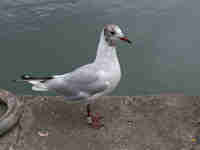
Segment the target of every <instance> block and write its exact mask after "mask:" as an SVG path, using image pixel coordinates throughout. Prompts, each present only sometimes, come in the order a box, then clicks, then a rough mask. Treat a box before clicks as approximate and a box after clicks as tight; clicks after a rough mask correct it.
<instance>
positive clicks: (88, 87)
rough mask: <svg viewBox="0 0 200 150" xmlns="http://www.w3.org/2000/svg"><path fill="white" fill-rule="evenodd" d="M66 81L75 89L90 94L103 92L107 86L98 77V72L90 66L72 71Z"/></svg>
mask: <svg viewBox="0 0 200 150" xmlns="http://www.w3.org/2000/svg"><path fill="white" fill-rule="evenodd" d="M66 81H67V83H68V84H69V85H71V86H73V87H74V88H75V89H78V90H80V91H81V92H86V93H88V94H90V95H94V94H96V93H99V92H103V91H104V90H105V89H106V88H107V84H106V83H105V82H104V81H103V80H102V79H101V78H100V76H99V75H98V72H97V71H96V70H95V69H93V68H90V67H85V68H80V69H79V70H76V71H74V72H72V73H71V75H70V77H67V78H66Z"/></svg>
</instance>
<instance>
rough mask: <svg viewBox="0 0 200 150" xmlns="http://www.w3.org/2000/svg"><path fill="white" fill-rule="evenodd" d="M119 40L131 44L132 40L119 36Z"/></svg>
mask: <svg viewBox="0 0 200 150" xmlns="http://www.w3.org/2000/svg"><path fill="white" fill-rule="evenodd" d="M120 40H122V41H125V42H128V43H129V44H132V42H131V41H130V40H129V39H128V38H127V37H121V38H120Z"/></svg>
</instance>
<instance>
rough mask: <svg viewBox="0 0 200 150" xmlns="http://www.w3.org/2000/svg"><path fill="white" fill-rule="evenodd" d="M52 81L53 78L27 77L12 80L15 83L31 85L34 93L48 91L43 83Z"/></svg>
mask: <svg viewBox="0 0 200 150" xmlns="http://www.w3.org/2000/svg"><path fill="white" fill-rule="evenodd" d="M51 79H54V77H51V76H50V77H32V76H29V75H26V74H25V75H22V76H21V79H18V80H14V81H15V82H28V83H31V84H33V87H32V90H34V91H48V88H47V87H46V86H45V82H46V81H48V80H51Z"/></svg>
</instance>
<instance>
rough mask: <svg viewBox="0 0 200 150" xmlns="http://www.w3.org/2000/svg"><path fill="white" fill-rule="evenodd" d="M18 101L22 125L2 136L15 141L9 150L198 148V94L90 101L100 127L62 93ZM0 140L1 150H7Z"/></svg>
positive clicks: (183, 149)
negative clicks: (21, 106)
mask: <svg viewBox="0 0 200 150" xmlns="http://www.w3.org/2000/svg"><path fill="white" fill-rule="evenodd" d="M19 99H20V100H21V101H22V102H23V104H24V111H23V115H22V118H21V120H20V127H21V128H20V127H19V125H18V127H16V128H15V129H14V130H12V131H11V132H10V133H9V134H11V135H9V134H8V135H5V136H4V137H2V138H3V140H4V141H10V142H11V143H12V142H13V143H15V144H14V145H13V147H12V148H13V149H11V150H199V149H200V139H198V138H200V124H199V123H198V122H199V121H200V118H199V116H200V98H199V97H186V96H137V97H128V96H124V97H102V98H101V99H99V100H97V101H96V103H94V104H92V110H93V111H94V112H98V113H100V114H101V115H102V116H104V120H103V121H104V124H105V127H102V128H100V129H93V128H91V127H89V126H88V125H87V123H86V121H85V117H84V115H85V105H84V104H79V103H75V104H73V103H72V104H69V103H66V102H65V100H64V98H63V97H42V96H41V97H34V96H21V97H19ZM14 132H18V133H16V134H17V135H18V140H16V138H14V136H15V135H14ZM1 142H2V139H0V150H5V148H8V147H3V146H2V143H1ZM7 146H8V145H7ZM9 150H10V149H9Z"/></svg>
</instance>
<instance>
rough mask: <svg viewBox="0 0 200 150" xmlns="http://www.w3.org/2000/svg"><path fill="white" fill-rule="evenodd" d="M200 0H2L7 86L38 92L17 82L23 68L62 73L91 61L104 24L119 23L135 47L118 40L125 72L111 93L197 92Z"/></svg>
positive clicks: (3, 84)
mask: <svg viewBox="0 0 200 150" xmlns="http://www.w3.org/2000/svg"><path fill="white" fill-rule="evenodd" d="M199 5H200V1H197V0H190V1H186V0H110V1H107V0H101V1H100V0H83V1H80V0H2V1H1V2H0V41H1V42H0V43H1V44H0V45H1V55H0V62H1V63H0V68H1V78H0V83H1V84H0V85H1V88H4V89H7V90H10V91H12V92H14V93H17V94H37V93H36V92H32V91H31V90H30V85H26V84H22V85H19V84H14V83H12V82H11V80H12V79H16V78H17V77H18V76H20V75H21V74H24V73H31V74H32V75H38V74H39V75H51V74H62V73H66V72H68V71H71V70H73V69H74V68H76V67H78V66H80V65H81V64H85V63H88V62H91V61H92V60H93V59H94V58H95V54H96V47H97V42H98V39H99V35H100V32H101V30H102V27H103V26H104V24H107V23H115V24H119V25H120V27H121V28H122V30H123V31H124V32H125V33H127V35H128V37H129V38H130V39H131V40H133V41H135V45H134V46H132V47H131V46H129V45H127V44H126V43H119V47H118V54H119V57H120V62H121V67H122V73H123V77H122V80H121V82H120V85H119V86H118V88H117V90H116V91H115V92H114V93H113V95H151V94H159V93H184V94H186V95H199V89H200V84H199V76H200V59H199V56H200V30H199V27H200V19H199V17H200V9H199ZM39 94H41V93H39ZM46 94H47V95H49V94H51V93H45V95H46Z"/></svg>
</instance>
